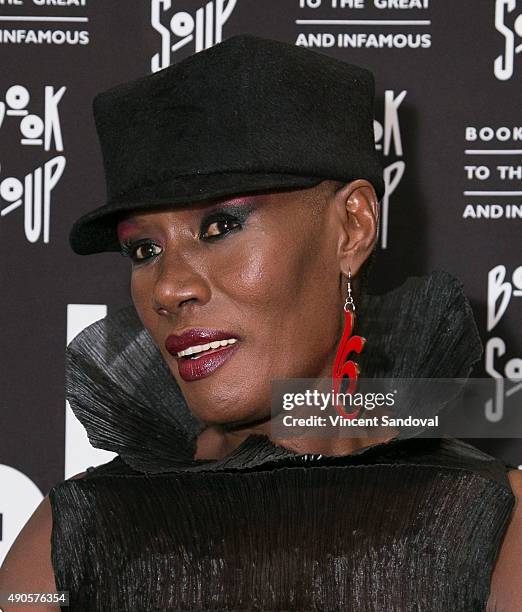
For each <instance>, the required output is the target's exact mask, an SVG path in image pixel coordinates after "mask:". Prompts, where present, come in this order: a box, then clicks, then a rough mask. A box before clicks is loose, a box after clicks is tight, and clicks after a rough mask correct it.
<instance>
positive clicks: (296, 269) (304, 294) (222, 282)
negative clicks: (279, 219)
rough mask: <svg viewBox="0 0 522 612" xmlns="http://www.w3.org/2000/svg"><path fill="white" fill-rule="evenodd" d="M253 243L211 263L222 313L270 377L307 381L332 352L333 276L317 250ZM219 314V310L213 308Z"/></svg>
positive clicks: (285, 243) (282, 243) (323, 253)
mask: <svg viewBox="0 0 522 612" xmlns="http://www.w3.org/2000/svg"><path fill="white" fill-rule="evenodd" d="M264 238H266V239H258V240H256V241H255V243H250V244H248V247H247V246H246V245H243V246H242V247H241V248H237V249H234V253H228V255H227V258H226V259H225V258H224V259H223V260H221V259H220V258H217V259H216V261H215V266H216V267H215V275H214V276H215V278H216V279H217V281H216V284H217V285H218V286H219V287H220V293H221V294H222V295H226V299H227V305H226V310H227V311H229V312H231V310H230V307H232V312H234V313H235V316H234V318H236V317H237V319H236V320H239V322H240V325H241V327H242V328H243V329H244V331H245V337H246V339H247V341H248V347H249V349H250V351H249V358H252V360H255V363H256V366H257V368H258V369H259V371H262V370H263V371H266V373H267V374H268V375H269V376H270V377H280V378H283V377H292V376H293V377H297V376H306V375H308V374H309V375H310V376H313V375H314V374H313V373H315V372H316V371H317V369H318V368H319V367H320V365H321V364H324V361H325V359H327V358H328V356H329V353H330V352H331V351H332V350H333V348H335V343H336V339H337V335H338V327H339V317H337V316H336V312H337V306H338V300H339V296H338V291H337V289H338V287H337V282H338V273H337V271H336V267H335V261H329V259H330V258H331V256H330V254H329V253H328V252H327V251H325V249H322V250H320V248H322V247H321V245H312V246H310V244H307V242H306V241H298V240H297V241H296V240H295V239H293V240H291V241H289V240H285V239H284V238H283V237H281V239H280V240H273V239H272V240H270V239H268V237H264ZM218 312H219V308H218Z"/></svg>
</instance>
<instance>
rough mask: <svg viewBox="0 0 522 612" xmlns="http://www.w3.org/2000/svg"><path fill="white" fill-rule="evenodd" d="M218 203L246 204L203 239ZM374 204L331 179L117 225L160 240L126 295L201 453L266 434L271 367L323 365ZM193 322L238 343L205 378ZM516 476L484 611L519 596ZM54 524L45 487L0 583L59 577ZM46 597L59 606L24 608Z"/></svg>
mask: <svg viewBox="0 0 522 612" xmlns="http://www.w3.org/2000/svg"><path fill="white" fill-rule="evenodd" d="M217 204H220V208H224V207H225V206H226V207H229V212H230V211H231V210H235V212H236V213H237V212H240V211H243V212H244V211H245V210H246V209H247V208H248V209H249V214H248V216H247V217H246V218H244V220H243V222H242V224H241V228H238V227H234V223H229V224H227V223H225V225H223V224H222V223H221V222H220V223H218V224H217V225H216V224H214V225H212V226H209V225H207V227H206V228H204V229H205V232H206V234H205V236H208V235H211V234H215V233H220V232H222V231H223V230H224V229H225V228H226V227H228V228H229V229H230V232H229V233H227V235H225V236H224V237H222V238H219V239H217V240H215V241H213V240H210V241H208V240H206V239H202V237H201V233H200V232H201V229H202V228H201V225H202V220H203V219H204V217H205V215H208V213H209V212H211V211H212V210H214V209H215V208H216V205H217ZM230 207H235V208H230ZM377 214H378V206H377V200H376V197H375V192H374V191H373V188H372V186H371V185H370V184H369V183H367V182H366V181H364V180H357V181H353V182H351V183H348V184H346V185H343V184H341V183H337V182H335V181H324V182H323V183H321V184H320V185H319V186H317V187H314V188H312V189H306V190H297V191H291V192H279V193H273V194H258V195H255V196H252V195H245V196H241V197H239V198H232V199H222V200H220V201H219V202H216V201H214V202H204V203H202V204H199V205H191V206H188V207H186V208H184V209H177V210H161V211H154V212H151V211H147V212H144V211H142V212H139V211H136V213H134V214H133V215H132V217H131V218H130V219H129V221H133V223H131V224H130V225H122V226H121V228H120V229H121V232H122V237H123V235H124V234H126V237H127V238H129V237H131V238H132V239H141V238H146V239H148V240H150V241H151V243H154V245H156V246H154V245H152V246H151V245H149V246H148V247H147V248H145V247H144V248H142V249H141V250H140V251H139V255H140V256H145V255H146V254H148V255H149V256H150V255H153V257H152V259H151V260H150V261H148V262H147V263H145V264H140V265H138V266H136V265H135V266H134V267H133V270H132V282H131V285H132V298H133V301H134V304H135V306H136V310H137V312H138V314H139V316H140V318H141V320H142V322H143V324H144V326H145V327H146V328H147V329H148V331H149V332H150V334H151V335H152V337H153V339H154V341H155V342H156V344H157V345H158V347H159V349H160V350H161V352H162V354H163V356H164V358H165V360H166V363H167V364H168V365H169V368H170V369H171V372H172V374H173V376H174V377H175V378H176V380H177V382H178V383H179V385H180V387H181V390H182V392H183V394H184V396H185V398H186V400H187V403H188V405H189V407H190V408H191V410H193V412H194V413H195V414H196V415H197V416H198V417H199V418H200V419H201V420H202V421H204V422H205V423H206V424H207V429H205V431H204V432H203V433H202V434H201V436H200V437H199V439H198V445H197V453H196V457H198V458H219V457H223V456H224V455H227V454H228V453H230V452H231V451H232V450H233V449H235V448H236V447H237V446H238V445H239V444H240V443H241V442H242V441H243V440H244V439H245V438H246V437H247V436H248V435H250V434H251V433H265V434H267V435H270V422H269V421H270V386H269V383H267V381H269V380H270V379H271V378H285V377H323V376H324V377H326V376H329V374H330V371H331V367H332V363H333V359H334V357H335V352H336V349H337V344H338V341H339V337H340V334H341V330H342V306H343V303H344V299H345V290H346V276H347V274H348V269H349V268H350V269H351V272H352V275H353V276H354V277H355V278H357V275H358V273H359V271H360V269H361V267H362V265H363V263H364V262H365V260H366V259H367V258H368V256H369V255H370V253H371V251H372V249H373V247H374V244H375V240H376V227H377ZM154 258H156V259H154ZM343 279H344V282H343ZM196 326H202V327H210V328H214V329H222V328H225V329H227V330H230V329H232V330H233V331H234V332H236V333H237V334H238V335H239V336H240V337H241V339H240V342H241V345H240V347H239V349H238V351H237V352H236V354H235V355H234V356H233V357H232V358H231V359H230V360H229V361H228V362H227V363H226V364H225V365H223V366H222V367H221V368H219V369H218V370H216V371H215V372H214V373H212V374H211V375H210V376H209V377H207V378H203V379H201V380H197V381H191V382H186V381H183V380H182V379H181V378H180V376H179V372H178V368H177V364H176V360H175V358H174V357H173V356H172V355H170V354H169V353H168V352H167V351H166V349H165V347H164V341H165V338H166V337H167V336H168V335H169V334H171V333H179V332H180V331H183V330H184V329H187V328H191V327H196ZM276 338H277V341H276V340H275V339H276ZM379 441H382V440H379ZM277 442H278V443H281V444H283V445H285V446H287V447H288V448H291V449H293V450H295V451H297V452H302V453H307V452H321V453H325V454H332V455H343V454H347V453H350V452H352V451H353V450H354V449H356V448H358V447H361V446H367V445H369V444H371V443H372V440H371V439H369V438H368V437H361V438H360V439H354V438H337V439H335V438H330V439H310V438H296V439H293V440H284V441H282V440H278V441H277ZM508 475H509V480H510V483H511V487H512V489H513V492H514V494H515V496H516V498H517V502H516V507H515V511H514V512H513V515H512V517H511V522H510V524H509V527H508V530H507V532H506V534H505V537H504V541H503V543H502V546H501V549H500V552H499V556H498V558H497V562H496V566H495V570H494V572H493V576H492V583H491V596H490V599H489V602H488V607H487V611H488V612H500V611H506V612H515V611H518V610H520V609H521V603H520V602H522V587H521V586H520V585H521V584H522V581H520V580H519V579H518V568H519V567H520V560H521V559H522V504H521V501H520V500H521V499H522V472H520V471H518V470H512V471H510V472H509V474H508ZM82 476H83V474H78V475H77V476H75V477H74V478H81V477H82ZM51 528H52V515H51V508H50V504H49V499H48V497H46V498H45V499H44V500H43V501H42V503H41V504H40V506H39V507H38V509H37V510H36V511H35V513H34V514H33V516H32V517H31V519H30V520H29V521H28V523H27V525H26V526H25V527H24V529H23V530H22V531H21V533H20V534H19V536H18V538H17V539H16V541H15V543H14V545H13V546H12V547H11V550H10V552H9V554H8V556H7V558H6V560H5V563H4V565H3V566H2V570H0V591H17V592H35V591H55V590H56V585H55V582H54V573H53V569H52V564H51V557H50V536H51ZM3 609H4V610H5V611H6V612H9V611H10V610H13V611H14V610H24V609H25V608H24V607H18V606H17V607H16V608H10V607H9V606H7V607H5V606H3ZM50 609H54V610H58V608H50V607H38V606H31V607H27V610H31V611H33V612H34V611H36V610H50Z"/></svg>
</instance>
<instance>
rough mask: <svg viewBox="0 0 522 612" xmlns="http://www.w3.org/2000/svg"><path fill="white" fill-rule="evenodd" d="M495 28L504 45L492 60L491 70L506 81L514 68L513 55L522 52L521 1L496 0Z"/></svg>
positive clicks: (500, 79) (498, 77) (501, 79)
mask: <svg viewBox="0 0 522 612" xmlns="http://www.w3.org/2000/svg"><path fill="white" fill-rule="evenodd" d="M495 28H496V29H497V30H498V32H500V34H501V35H502V37H503V45H504V46H503V50H502V53H501V54H500V55H498V56H497V57H496V58H495V61H494V62H493V71H494V73H495V76H496V77H497V79H499V81H507V80H509V79H510V78H511V77H512V76H513V73H514V70H515V56H516V55H518V54H519V53H520V52H522V3H521V2H520V1H519V2H518V6H517V0H496V3H495Z"/></svg>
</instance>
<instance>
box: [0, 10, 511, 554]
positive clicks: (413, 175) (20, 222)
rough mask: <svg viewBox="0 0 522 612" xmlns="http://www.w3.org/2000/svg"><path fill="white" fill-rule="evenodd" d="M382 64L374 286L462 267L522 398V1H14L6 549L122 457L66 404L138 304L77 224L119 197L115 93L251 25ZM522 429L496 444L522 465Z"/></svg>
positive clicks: (4, 244) (6, 305)
mask: <svg viewBox="0 0 522 612" xmlns="http://www.w3.org/2000/svg"><path fill="white" fill-rule="evenodd" d="M246 32H249V33H253V34H257V35H260V36H266V37H269V38H276V39H280V40H283V41H287V42H290V43H293V44H299V45H305V46H308V47H310V48H312V49H315V50H318V51H321V52H323V53H327V54H330V55H333V56H335V57H338V58H341V59H343V60H346V61H349V62H351V63H356V64H361V65H363V66H366V67H368V68H370V69H371V70H372V71H373V72H374V73H375V75H376V81H377V101H376V109H375V112H376V118H377V120H378V123H377V124H376V139H377V142H378V146H379V147H380V150H381V152H382V155H383V159H384V162H385V166H386V178H387V184H388V189H387V195H386V197H385V199H384V201H383V204H382V206H383V208H382V212H383V223H382V226H381V235H380V253H379V257H378V261H377V264H376V267H375V269H374V272H373V279H372V286H373V287H374V288H378V290H379V291H382V290H385V289H389V288H391V287H393V286H396V285H398V284H400V283H401V282H402V281H403V280H404V279H405V278H406V277H407V276H408V275H412V274H424V273H426V272H429V271H431V270H433V269H437V268H439V269H445V270H447V271H449V272H451V273H453V274H454V275H455V276H457V277H458V278H460V279H461V280H462V282H463V283H464V286H465V290H466V293H467V295H468V296H469V298H470V300H471V302H472V305H473V308H474V312H475V315H476V318H477V321H478V324H479V328H480V331H481V334H482V338H483V341H484V344H485V348H486V350H485V355H484V359H483V363H482V366H481V368H479V369H478V370H477V374H478V375H486V376H492V377H494V378H497V379H498V380H499V382H498V385H499V386H498V390H499V393H498V396H497V397H495V398H492V404H491V406H490V409H489V410H490V412H489V413H488V415H486V407H485V408H484V409H485V418H490V419H499V418H502V414H503V410H504V408H505V404H506V403H507V402H516V401H518V402H520V397H521V396H522V394H521V393H520V392H519V389H520V386H521V385H516V384H515V385H513V384H511V385H507V384H506V385H505V386H504V388H502V379H501V377H503V376H508V375H509V376H510V377H516V376H518V377H521V376H522V359H521V358H522V330H521V326H520V313H521V306H522V299H521V297H522V261H521V247H520V245H521V227H522V223H521V219H522V118H521V112H520V102H521V93H522V88H521V86H520V85H521V81H522V54H521V51H522V1H521V0H496V1H495V0H490V1H483V2H477V1H476V0H459V2H453V1H451V0H431V1H429V0H344V1H343V0H263V1H259V0H214V1H210V2H202V1H201V0H190V1H183V0H0V52H1V66H2V70H1V71H0V147H1V148H0V238H1V241H0V251H1V263H0V291H1V296H2V302H1V303H2V308H1V315H0V316H1V324H2V342H1V353H0V372H1V378H0V381H1V396H0V560H1V559H2V557H3V555H4V554H5V553H6V551H7V549H8V547H9V545H10V543H11V542H12V540H13V539H14V537H15V535H16V533H17V532H18V530H19V529H20V527H21V526H22V525H23V523H24V522H25V520H26V519H27V517H28V516H29V514H30V513H31V512H32V510H33V509H34V507H35V505H36V504H37V503H38V501H39V499H41V497H42V495H43V494H46V493H47V491H48V489H49V487H50V486H51V485H52V484H54V483H55V482H57V481H60V480H62V479H63V478H64V476H66V477H68V476H70V475H72V474H74V473H77V472H79V471H82V470H83V469H85V467H86V466H88V465H91V464H95V463H99V462H103V461H106V460H108V459H109V458H110V457H111V456H112V455H110V454H108V453H100V452H95V451H93V450H92V449H89V446H88V444H87V442H86V441H85V438H84V434H83V431H82V429H81V426H78V423H77V422H75V420H74V418H73V417H71V414H70V412H69V411H68V409H66V404H65V399H64V378H65V372H64V348H65V346H66V343H67V342H68V341H70V340H71V339H72V337H73V336H74V335H75V334H76V333H77V332H78V331H80V330H81V329H82V328H83V327H84V326H85V325H87V324H89V323H91V322H92V321H94V320H96V319H97V318H100V317H102V316H104V315H105V314H106V313H107V312H110V311H113V310H114V309H117V308H120V307H122V306H124V305H126V304H128V303H130V294H129V287H128V279H129V268H128V262H127V261H126V260H124V259H123V258H121V257H119V256H118V255H117V254H98V255H93V256H90V257H81V256H77V255H75V254H74V253H72V251H71V250H70V248H69V246H68V240H67V237H68V231H69V228H70V226H71V224H72V222H73V221H74V220H75V219H76V218H77V217H78V216H79V215H80V214H81V213H83V212H85V211H87V210H90V209H91V208H94V207H95V206H97V205H99V204H100V203H102V202H103V200H104V195H105V193H104V182H103V173H102V163H101V157H100V154H99V149H98V143H97V140H96V134H95V130H94V124H93V120H92V116H91V101H92V98H93V96H94V95H95V94H96V93H97V92H98V91H100V90H103V89H105V88H107V87H110V86H112V85H115V84H117V83H120V82H123V81H126V80H128V79H131V78H135V77H139V76H142V75H144V74H147V73H149V72H151V71H155V70H157V69H159V68H161V67H164V66H166V65H168V64H169V63H172V62H176V61H179V60H180V59H183V58H184V57H186V56H187V55H189V54H192V53H194V52H197V51H199V50H201V49H202V48H205V47H207V46H210V45H212V44H215V43H216V42H218V41H219V40H220V39H224V38H227V37H229V36H231V35H234V34H238V33H246ZM520 434H521V432H513V436H514V437H513V438H511V439H495V440H485V439H483V440H477V441H476V443H477V445H479V446H481V447H483V448H485V449H486V450H489V451H490V452H492V453H493V454H496V455H498V456H500V457H502V458H503V459H504V460H506V461H509V462H511V463H513V464H515V465H518V464H521V463H522V441H521V440H519V439H518V437H519V436H520Z"/></svg>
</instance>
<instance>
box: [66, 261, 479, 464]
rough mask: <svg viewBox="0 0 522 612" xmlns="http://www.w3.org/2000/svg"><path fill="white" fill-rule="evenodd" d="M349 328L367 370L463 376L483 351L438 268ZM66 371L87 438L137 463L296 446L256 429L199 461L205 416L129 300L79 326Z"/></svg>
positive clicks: (251, 454)
mask: <svg viewBox="0 0 522 612" xmlns="http://www.w3.org/2000/svg"><path fill="white" fill-rule="evenodd" d="M355 331H356V333H358V334H360V335H362V336H364V337H366V338H367V339H368V343H367V345H366V347H365V350H364V352H363V353H362V354H361V356H359V357H358V362H359V364H360V366H361V370H362V372H363V375H364V377H365V378H370V377H381V378H465V377H467V376H468V375H469V373H470V372H471V369H472V367H473V365H474V364H475V363H476V362H477V361H478V360H479V359H480V357H481V354H482V344H481V341H480V337H479V334H478V330H477V327H476V324H475V320H474V318H473V313H472V311H471V307H470V305H469V302H468V300H467V298H466V297H465V295H464V292H463V289H462V285H461V283H460V282H459V281H457V280H456V279H455V278H454V277H452V276H451V275H449V274H448V273H446V272H441V271H437V272H433V273H431V274H429V275H427V276H423V277H411V278H409V279H408V280H407V281H406V282H405V283H404V284H403V285H401V286H400V287H398V288H396V289H394V290H393V291H390V292H389V293H386V294H384V295H378V296H368V295H367V296H365V298H364V299H363V300H362V303H361V304H360V307H359V317H358V321H357V329H356V330H355ZM66 374H67V376H66V396H67V399H68V400H69V402H70V405H71V408H72V410H73V412H74V414H75V415H76V416H77V418H78V419H79V420H80V422H81V423H82V425H83V426H84V427H85V429H86V431H87V434H88V437H89V440H90V442H91V444H92V445H93V446H94V447H96V448H103V449H106V450H110V451H113V452H116V453H118V454H119V455H120V457H121V459H122V460H123V461H124V462H125V463H126V464H127V465H128V466H130V467H131V468H133V469H134V470H137V471H140V472H146V473H159V472H165V471H173V470H177V469H183V470H185V469H189V470H199V469H204V468H205V467H208V466H210V465H211V466H212V469H219V468H224V467H231V468H234V467H241V466H243V467H245V466H246V467H255V466H258V465H260V464H262V463H273V462H276V463H277V462H278V461H279V460H281V459H283V458H286V457H290V456H295V455H296V453H293V452H292V451H289V450H287V449H285V448H283V447H281V446H277V445H276V444H274V443H273V442H272V441H271V440H270V439H269V438H268V437H267V436H254V435H252V436H249V438H247V439H246V440H245V441H244V442H243V444H241V445H240V446H239V447H238V448H237V449H236V450H235V451H234V452H233V453H231V454H230V455H229V456H227V457H226V458H224V459H222V460H219V461H195V460H194V459H193V457H194V453H195V444H196V438H197V436H198V435H199V434H200V433H201V431H202V430H203V429H204V426H203V424H202V423H201V422H200V421H198V420H197V419H196V418H195V417H194V416H193V415H192V414H191V412H190V411H189V409H188V408H187V405H186V403H185V401H184V399H183V396H182V395H181V392H180V390H179V387H178V385H177V383H176V381H175V379H174V378H173V376H172V375H171V373H170V370H169V368H168V366H167V364H166V363H165V361H164V359H163V357H162V355H161V353H160V351H159V349H158V348H157V347H156V345H155V344H154V342H153V340H152V338H151V337H150V335H149V334H148V332H147V331H146V330H145V329H144V328H143V326H142V324H141V321H140V319H139V318H138V316H137V313H136V311H135V309H134V306H128V307H126V308H123V309H121V310H118V311H117V312H114V313H112V314H110V315H108V316H107V317H106V318H105V319H102V320H101V321H97V322H96V323H94V324H92V325H90V326H89V327H87V328H86V329H84V330H83V331H82V332H81V333H80V334H78V335H77V336H76V337H75V338H74V339H73V340H72V341H71V342H70V344H69V345H68V347H67V349H66ZM412 435H413V434H412ZM410 437H411V436H410ZM402 438H403V437H402ZM397 442H398V440H397V439H394V440H391V441H389V442H383V443H382V444H378V445H374V446H373V447H366V448H363V449H361V450H359V451H356V452H355V453H352V456H354V457H355V456H356V455H357V456H358V455H361V454H362V453H365V452H368V451H370V449H376V448H377V449H378V448H382V447H383V446H385V445H391V446H393V445H394V444H396V443H397ZM372 452H373V451H372Z"/></svg>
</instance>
